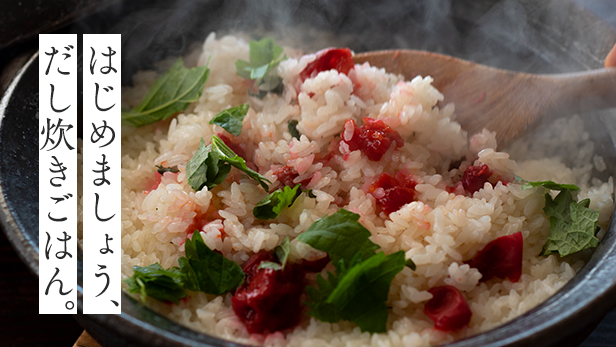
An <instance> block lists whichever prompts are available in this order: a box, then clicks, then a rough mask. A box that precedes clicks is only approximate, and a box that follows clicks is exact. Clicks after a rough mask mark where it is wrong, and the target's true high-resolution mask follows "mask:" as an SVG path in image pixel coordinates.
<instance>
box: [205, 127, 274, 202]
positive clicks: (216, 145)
mask: <svg viewBox="0 0 616 347" xmlns="http://www.w3.org/2000/svg"><path fill="white" fill-rule="evenodd" d="M211 141H212V144H211V153H217V154H218V158H219V160H220V161H224V162H226V163H228V164H230V165H232V166H235V167H236V168H238V169H239V170H240V171H242V172H244V173H245V174H246V175H248V176H249V177H250V178H252V179H254V180H256V181H257V182H259V184H260V185H261V187H263V189H265V191H266V192H267V191H268V184H271V183H272V182H270V181H269V180H268V179H267V178H265V177H263V176H261V174H259V173H258V172H256V171H254V170H252V169H251V168H249V167H248V166H246V161H245V160H244V159H242V157H240V156H239V155H237V154H235V152H233V151H232V150H231V148H229V147H228V146H227V145H226V144H225V143H224V141H223V140H222V139H221V138H220V137H218V136H216V135H212V137H211Z"/></svg>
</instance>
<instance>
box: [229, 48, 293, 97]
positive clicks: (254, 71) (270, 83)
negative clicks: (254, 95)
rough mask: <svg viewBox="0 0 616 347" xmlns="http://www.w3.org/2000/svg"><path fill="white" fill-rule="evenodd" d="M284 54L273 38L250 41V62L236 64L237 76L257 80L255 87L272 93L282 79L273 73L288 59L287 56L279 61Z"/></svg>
mask: <svg viewBox="0 0 616 347" xmlns="http://www.w3.org/2000/svg"><path fill="white" fill-rule="evenodd" d="M281 54H282V48H281V47H280V46H278V45H277V44H276V43H275V42H274V40H273V39H272V38H271V37H266V38H264V39H262V40H260V41H250V62H247V61H245V60H242V59H239V60H237V61H236V62H235V68H236V70H237V75H238V76H240V77H242V78H245V79H251V80H256V82H255V85H257V86H259V87H260V89H262V90H266V91H271V90H274V89H276V87H277V86H278V85H279V84H280V82H281V81H282V79H281V78H280V77H278V75H277V74H275V73H273V72H274V71H275V69H276V67H277V66H278V64H279V63H280V62H281V61H283V60H284V59H286V56H283V57H282V58H280V59H278V57H280V55H281Z"/></svg>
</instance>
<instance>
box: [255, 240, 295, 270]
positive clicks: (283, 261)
mask: <svg viewBox="0 0 616 347" xmlns="http://www.w3.org/2000/svg"><path fill="white" fill-rule="evenodd" d="M289 252H291V245H290V243H289V237H288V236H287V237H285V238H284V240H282V243H281V244H279V245H278V246H276V248H274V254H275V255H276V258H277V259H278V263H274V262H272V261H262V262H261V264H259V269H272V270H284V267H285V266H286V265H287V260H288V259H289Z"/></svg>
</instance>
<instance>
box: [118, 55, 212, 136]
mask: <svg viewBox="0 0 616 347" xmlns="http://www.w3.org/2000/svg"><path fill="white" fill-rule="evenodd" d="M209 73H210V69H208V68H207V66H197V67H195V68H192V69H187V68H185V67H184V62H183V61H182V58H179V59H178V60H177V61H176V62H175V64H173V66H172V67H171V68H170V69H169V71H167V73H165V74H164V75H162V76H160V77H159V78H158V79H156V81H155V82H154V84H152V87H151V88H150V91H149V92H148V95H146V97H145V98H144V99H143V101H141V104H139V106H137V107H135V108H134V109H133V110H130V111H122V124H124V125H131V126H134V127H141V126H144V125H148V124H151V123H154V122H157V121H159V120H163V119H166V118H169V117H170V116H172V115H174V114H175V113H177V112H181V111H184V110H185V109H186V108H187V107H188V105H190V103H191V102H195V101H197V100H199V97H200V96H201V93H202V92H203V87H204V86H205V82H206V81H207V78H208V76H209Z"/></svg>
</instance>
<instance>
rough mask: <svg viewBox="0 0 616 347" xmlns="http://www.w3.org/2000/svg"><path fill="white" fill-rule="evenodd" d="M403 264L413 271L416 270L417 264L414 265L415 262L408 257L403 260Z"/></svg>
mask: <svg viewBox="0 0 616 347" xmlns="http://www.w3.org/2000/svg"><path fill="white" fill-rule="evenodd" d="M404 265H406V266H408V267H409V268H410V269H411V270H413V271H415V270H417V265H415V262H414V261H413V259H411V258H408V259H407V260H406V261H405V262H404Z"/></svg>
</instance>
